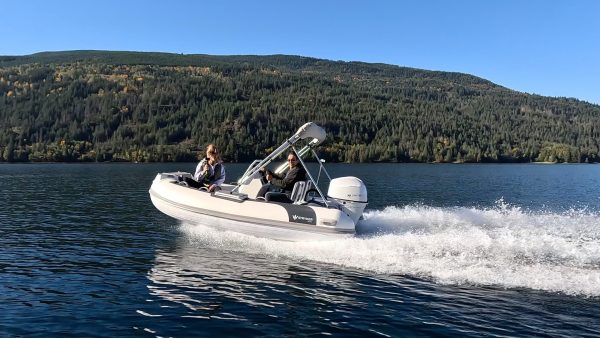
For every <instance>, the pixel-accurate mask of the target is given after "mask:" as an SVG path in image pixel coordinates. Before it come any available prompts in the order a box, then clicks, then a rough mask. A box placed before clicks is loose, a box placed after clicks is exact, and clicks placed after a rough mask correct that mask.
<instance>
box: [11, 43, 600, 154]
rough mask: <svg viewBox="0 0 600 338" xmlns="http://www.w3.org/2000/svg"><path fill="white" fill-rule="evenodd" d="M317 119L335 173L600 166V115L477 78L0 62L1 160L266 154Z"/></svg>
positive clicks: (206, 59)
mask: <svg viewBox="0 0 600 338" xmlns="http://www.w3.org/2000/svg"><path fill="white" fill-rule="evenodd" d="M307 121H314V122H316V123H317V124H319V125H321V126H322V127H324V129H325V130H326V131H327V133H328V137H327V140H326V142H325V143H324V145H323V147H322V148H321V149H320V150H319V152H320V155H322V156H323V157H325V158H326V159H328V160H330V161H340V162H534V161H543V162H598V161H599V159H600V158H599V153H600V145H599V143H600V141H599V140H600V107H599V106H597V105H593V104H589V103H586V102H583V101H579V100H576V99H569V98H551V97H543V96H538V95H529V94H524V93H520V92H516V91H512V90H510V89H507V88H503V87H501V86H498V85H495V84H493V83H491V82H489V81H487V80H484V79H481V78H477V77H475V76H471V75H467V74H461V73H448V72H433V71H426V70H418V69H413V68H406V67H397V66H390V65H384V64H367V63H360V62H334V61H327V60H319V59H313V58H305V57H294V56H284V55H275V56H264V57H261V56H230V57H227V56H224V57H217V56H207V55H176V54H162V53H128V52H101V51H88V52H60V53H41V54H37V55H36V54H34V55H30V56H23V57H7V56H5V57H0V161H5V162H23V161H32V162H37V161H40V162H44V161H139V162H155V161H194V160H196V158H197V156H198V155H199V154H201V153H202V152H203V149H201V148H202V147H204V146H205V145H206V144H208V143H215V144H216V145H217V146H218V147H220V149H221V150H222V153H223V156H224V158H225V160H227V161H232V162H242V161H249V160H252V159H254V158H257V157H263V156H265V155H266V154H267V153H268V152H269V151H270V150H272V149H273V148H274V147H276V146H278V145H279V144H281V143H282V142H283V141H284V140H285V139H286V138H288V137H289V136H290V135H291V134H292V133H293V132H294V131H295V130H296V129H297V128H298V127H299V126H301V125H302V124H304V123H305V122H307Z"/></svg>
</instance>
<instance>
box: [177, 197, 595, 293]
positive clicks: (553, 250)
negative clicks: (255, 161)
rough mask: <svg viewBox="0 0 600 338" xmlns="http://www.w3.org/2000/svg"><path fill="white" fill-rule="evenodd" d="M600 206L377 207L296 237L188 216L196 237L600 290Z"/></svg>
mask: <svg viewBox="0 0 600 338" xmlns="http://www.w3.org/2000/svg"><path fill="white" fill-rule="evenodd" d="M599 216H600V214H598V213H597V212H588V211H586V210H571V211H568V212H564V213H553V212H532V211H524V210H522V209H520V208H518V207H512V206H509V205H507V204H505V203H504V202H503V201H499V202H498V205H497V206H496V207H495V208H490V209H480V208H461V207H457V208H436V207H428V206H406V207H402V208H398V207H388V208H385V209H384V210H376V211H369V212H367V213H366V214H365V219H364V220H363V221H362V222H361V223H360V224H359V227H358V229H357V230H358V231H357V232H358V235H357V237H355V238H350V239H345V240H337V241H331V242H306V243H288V242H278V241H274V240H268V239H261V238H254V237H251V236H245V235H241V234H237V233H233V232H218V231H215V230H212V229H209V228H205V227H202V226H200V227H198V226H193V225H187V224H184V225H183V226H182V230H183V231H184V232H185V233H187V234H189V235H190V238H191V240H192V241H201V242H203V243H209V244H210V245H211V246H222V247H224V248H228V249H232V248H235V249H236V250H242V251H250V252H259V253H264V254H268V255H274V256H284V257H289V258H291V259H309V260H313V261H318V262H325V263H330V264H335V265H339V266H345V267H351V268H358V269H362V270H365V271H372V272H375V273H383V274H403V275H410V276H416V277H420V278H426V279H431V280H434V281H435V282H437V283H442V284H476V285H494V286H500V287H507V288H521V287H523V288H531V289H536V290H545V291H553V292H562V293H566V294H571V295H585V296H600V218H599Z"/></svg>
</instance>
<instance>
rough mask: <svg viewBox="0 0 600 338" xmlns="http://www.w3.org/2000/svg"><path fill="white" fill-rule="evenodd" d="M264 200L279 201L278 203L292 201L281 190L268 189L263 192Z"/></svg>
mask: <svg viewBox="0 0 600 338" xmlns="http://www.w3.org/2000/svg"><path fill="white" fill-rule="evenodd" d="M265 201H267V202H280V203H292V200H291V199H290V198H289V197H288V195H286V194H284V193H282V192H275V191H269V192H268V193H266V194H265Z"/></svg>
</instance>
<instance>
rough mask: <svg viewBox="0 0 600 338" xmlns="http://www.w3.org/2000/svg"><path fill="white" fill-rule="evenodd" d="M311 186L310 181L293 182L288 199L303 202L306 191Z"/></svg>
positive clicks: (296, 202) (297, 202) (298, 202)
mask: <svg viewBox="0 0 600 338" xmlns="http://www.w3.org/2000/svg"><path fill="white" fill-rule="evenodd" d="M311 188H312V182H311V181H298V182H296V183H295V184H294V189H293V190H292V194H291V195H290V199H291V200H292V201H293V202H294V203H295V204H300V203H304V202H305V199H306V193H307V192H308V191H309V190H310V189H311Z"/></svg>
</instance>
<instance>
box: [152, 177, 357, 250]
mask: <svg viewBox="0 0 600 338" xmlns="http://www.w3.org/2000/svg"><path fill="white" fill-rule="evenodd" d="M149 192H150V198H151V200H152V203H153V204H154V206H155V207H156V208H157V209H158V210H160V211H161V212H163V213H164V214H166V215H168V216H170V217H173V218H175V219H178V220H181V221H183V222H187V223H191V224H202V225H205V226H208V227H211V228H214V229H217V230H222V231H234V232H239V233H243V234H246V235H251V236H256V237H264V238H271V239H276V240H283V241H294V242H296V241H322V240H335V239H342V238H347V237H352V236H353V235H354V226H355V224H354V223H353V221H352V220H351V219H350V217H349V216H348V215H346V214H344V213H343V212H341V211H340V210H338V209H336V208H327V207H322V206H306V205H294V204H284V203H274V202H264V201H257V200H250V199H246V200H232V199H227V198H223V197H219V196H218V195H217V194H211V193H208V192H205V191H200V190H197V189H192V188H188V187H185V186H181V185H179V184H177V183H176V182H175V181H174V180H172V179H168V178H164V177H162V176H161V174H159V175H157V177H156V179H155V180H154V181H153V183H152V186H151V187H150V191H149ZM332 224H333V225H332Z"/></svg>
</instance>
